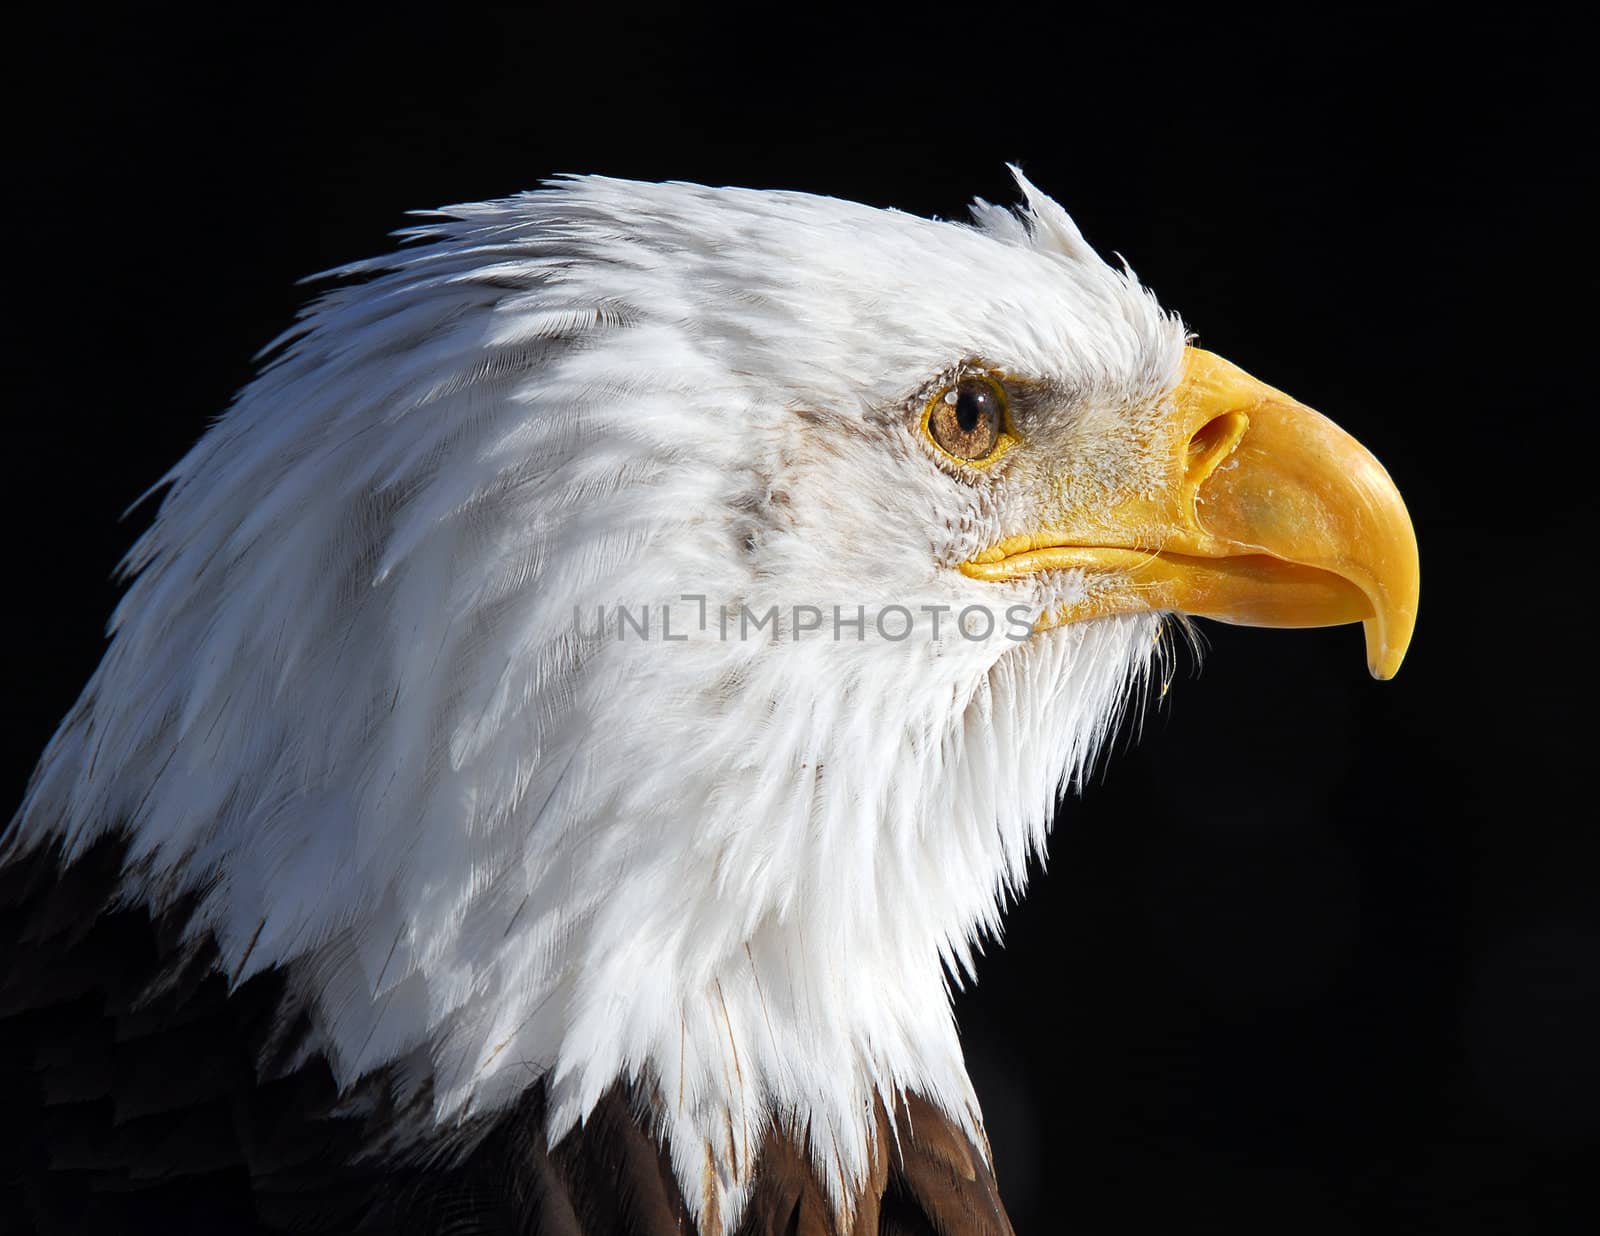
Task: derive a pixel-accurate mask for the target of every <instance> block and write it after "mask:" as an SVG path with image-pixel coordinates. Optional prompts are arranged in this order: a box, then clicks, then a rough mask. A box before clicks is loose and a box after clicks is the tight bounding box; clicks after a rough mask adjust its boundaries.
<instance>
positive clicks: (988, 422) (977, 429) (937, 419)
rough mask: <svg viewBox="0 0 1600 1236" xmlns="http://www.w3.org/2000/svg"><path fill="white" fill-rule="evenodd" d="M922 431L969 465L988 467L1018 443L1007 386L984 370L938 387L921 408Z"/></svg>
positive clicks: (944, 451)
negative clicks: (1012, 422) (1012, 421)
mask: <svg viewBox="0 0 1600 1236" xmlns="http://www.w3.org/2000/svg"><path fill="white" fill-rule="evenodd" d="M922 432H923V433H924V434H925V435H927V438H928V441H929V442H931V443H933V447H934V449H935V450H937V451H938V452H939V453H940V454H941V455H943V456H945V457H946V458H947V459H950V460H952V461H953V462H955V463H958V464H960V465H961V466H962V467H966V468H987V467H989V466H991V465H992V464H994V463H995V462H996V461H997V460H998V459H999V458H1000V457H1001V456H1002V455H1004V454H1005V453H1006V452H1007V451H1009V450H1010V449H1011V448H1012V447H1013V446H1015V445H1016V444H1017V434H1016V430H1015V429H1014V428H1013V427H1012V424H1011V403H1010V400H1008V399H1007V398H1006V390H1005V387H1003V386H1001V385H1000V383H999V382H997V381H996V380H995V379H994V378H992V377H990V376H989V375H988V374H985V373H967V374H963V375H962V376H961V377H959V378H958V379H956V381H954V382H951V383H949V384H948V385H946V386H943V387H941V388H940V389H939V390H938V391H936V392H935V393H934V396H933V398H932V399H930V400H928V403H927V406H926V407H925V408H923V410H922Z"/></svg>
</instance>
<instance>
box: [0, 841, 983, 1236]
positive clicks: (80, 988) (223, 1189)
mask: <svg viewBox="0 0 1600 1236" xmlns="http://www.w3.org/2000/svg"><path fill="white" fill-rule="evenodd" d="M124 852H125V844H124V843H123V842H122V841H120V840H105V841H102V842H100V843H99V844H97V845H96V846H95V847H94V848H93V849H92V850H90V851H89V852H88V854H86V855H85V856H84V857H83V858H82V859H80V860H79V861H77V862H75V863H73V864H71V865H70V866H68V867H66V868H65V869H64V870H63V869H62V868H61V866H60V864H59V859H58V856H57V855H56V854H55V853H54V852H52V851H48V850H45V851H38V852H35V853H34V854H32V855H29V856H26V857H25V858H23V859H21V860H20V861H14V862H11V863H9V864H8V865H6V866H4V867H0V975H3V978H0V1087H3V1093H4V1094H5V1096H6V1106H7V1113H8V1118H9V1121H10V1123H11V1126H12V1128H13V1130H14V1131H15V1132H16V1133H18V1134H19V1135H20V1145H18V1146H17V1148H16V1149H14V1150H13V1152H12V1154H11V1155H10V1156H9V1157H8V1159H7V1160H6V1168H5V1173H4V1177H3V1178H0V1231H4V1232H6V1233H8V1234H9V1233H19V1234H20V1233H39V1234H40V1236H45V1234H50V1236H54V1234H56V1233H63V1234H64V1233H82V1232H94V1233H96V1234H97V1236H113V1234H115V1233H163V1234H164V1236H174V1234H179V1233H189V1232H195V1233H201V1232H204V1233H208V1234H214V1233H233V1232H285V1231H295V1232H307V1233H314V1232H322V1233H330V1232H372V1233H383V1232H393V1233H418V1234H421V1233H427V1234H429V1236H491V1234H493V1236H502V1234H503V1236H512V1234H520V1236H535V1234H536V1236H665V1234H667V1233H689V1232H693V1230H694V1227H693V1223H692V1220H691V1218H690V1216H689V1211H688V1208H687V1207H686V1206H685V1205H684V1200H683V1198H682V1196H681V1194H680V1192H679V1189H678V1186H677V1184H676V1181H675V1179H674V1177H673V1174H672V1171H671V1168H670V1165H669V1163H668V1162H667V1161H666V1159H665V1157H664V1152H663V1150H662V1147H661V1144H660V1142H659V1141H658V1140H657V1138H656V1137H655V1136H654V1133H653V1121H654V1118H653V1115H652V1101H651V1099H650V1098H649V1096H646V1095H643V1094H640V1093H637V1092H636V1091H635V1090H633V1089H630V1088H627V1087H625V1086H622V1085H620V1084H619V1085H618V1086H617V1087H615V1088H613V1089H612V1091H611V1092H610V1093H609V1094H607V1095H606V1096H605V1097H604V1098H603V1099H602V1100H601V1102H600V1104H599V1106H598V1107H597V1108H596V1109H595V1111H594V1112H593V1113H592V1114H591V1116H590V1117H589V1119H588V1120H587V1121H586V1122H585V1123H584V1125H583V1126H582V1127H581V1128H579V1129H577V1130H574V1131H573V1132H572V1133H571V1134H569V1135H568V1136H567V1137H566V1138H565V1139H563V1140H562V1141H561V1143H560V1144H559V1145H557V1146H556V1147H555V1148H554V1149H553V1150H550V1149H547V1148H546V1138H545V1135H544V1128H545V1124H544V1104H545V1099H544V1092H543V1087H542V1086H534V1087H533V1088H531V1089H530V1090H529V1091H528V1092H527V1093H526V1094H525V1095H524V1096H523V1097H522V1099H521V1100H520V1101H519V1102H518V1104H517V1105H516V1106H515V1107H514V1108H513V1109H512V1110H511V1111H510V1112H509V1113H507V1114H505V1115H503V1116H501V1117H499V1118H498V1119H496V1120H495V1121H494V1122H493V1124H492V1125H490V1126H486V1127H483V1128H480V1129H477V1130H474V1134H475V1136H476V1137H477V1139H478V1140H477V1141H476V1145H475V1146H474V1147H473V1149H472V1150H471V1151H470V1153H468V1154H467V1155H466V1156H465V1157H464V1158H462V1159H460V1160H459V1161H454V1160H447V1159H445V1158H444V1157H443V1156H442V1155H441V1156H439V1158H440V1161H438V1162H434V1163H429V1162H426V1161H423V1162H407V1163H406V1164H404V1165H397V1164H396V1163H394V1162H392V1161H385V1160H383V1159H381V1158H376V1157H368V1158H365V1159H363V1158H361V1157H360V1156H359V1154H358V1148H359V1147H360V1146H362V1145H363V1144H365V1143H366V1141H367V1139H368V1137H369V1136H370V1134H371V1133H372V1131H373V1129H374V1128H381V1127H382V1126H383V1124H385V1123H386V1122H388V1121H390V1120H392V1119H393V1117H394V1115H395V1112H394V1110H393V1108H392V1106H391V1102H390V1099H389V1096H388V1089H387V1086H386V1085H385V1078H383V1077H382V1076H378V1077H374V1078H370V1079H368V1080H367V1081H366V1082H364V1083H362V1085H360V1086H359V1087H357V1090H356V1092H355V1093H354V1094H348V1095H345V1096H340V1095H339V1094H338V1093H337V1090H336V1087H335V1086H334V1082H333V1077H332V1074H331V1073H330V1072H329V1070H328V1067H327V1065H326V1063H325V1062H324V1061H323V1059H322V1058H321V1057H320V1056H316V1055H311V1056H309V1057H308V1056H307V1055H306V1053H305V1051H304V1047H305V1036H306V1032H307V1030H308V1029H309V1026H308V1023H307V1022H306V1021H305V1019H304V1017H303V1016H302V1017H290V1018H289V1019H288V1021H287V1024H288V1027H289V1028H288V1029H287V1030H283V1029H280V1030H276V1031H275V1030H274V1029H273V1027H274V1025H275V1024H276V1023H277V1022H279V1021H280V1020H281V1018H280V1014H281V1013H282V1012H283V1011H284V1002H285V1000H286V999H287V998H288V997H287V993H286V989H285V984H284V980H283V976H282V975H281V974H280V973H279V972H277V971H269V972H267V973H264V974H261V975H258V976H256V977H254V978H252V979H250V980H248V981H247V982H245V983H243V984H242V985H241V986H240V987H239V988H238V989H237V990H235V991H234V992H233V993H232V994H229V993H228V991H227V983H226V981H225V979H224V977H223V976H222V975H221V974H219V973H217V972H216V971H215V969H214V968H213V963H214V960H215V949H214V947H213V946H212V944H211V943H210V941H209V940H201V941H199V942H189V943H185V941H184V939H183V928H184V926H185V923H186V921H187V917H188V912H189V909H190V906H189V905H188V903H184V904H181V905H179V906H176V907H174V908H173V909H172V910H171V911H169V912H168V913H165V914H162V915H159V916H156V917H154V918H153V917H152V916H151V915H150V914H149V912H148V911H147V910H145V909H144V908H143V907H127V906H118V905H116V904H115V902H114V888H115V885H116V880H117V877H118V874H119V873H120V871H121V868H122V863H123V855H124ZM898 1102H899V1109H898V1111H897V1113H896V1117H897V1118H896V1122H895V1129H894V1130H891V1128H890V1126H889V1122H888V1119H887V1115H886V1113H885V1111H884V1110H883V1109H882V1107H880V1108H879V1112H878V1122H877V1123H878V1136H877V1144H876V1155H875V1159H874V1164H873V1170H872V1173H871V1175H870V1178H869V1180H868V1181H867V1187H866V1189H865V1191H864V1192H863V1194H862V1196H860V1197H859V1198H857V1199H855V1207H854V1218H853V1222H852V1223H851V1224H850V1225H849V1227H848V1228H846V1229H843V1230H841V1228H840V1227H839V1226H838V1224H837V1222H836V1219H835V1216H834V1213H833V1209H832V1207H831V1206H830V1205H829V1203H828V1200H827V1197H826V1195H825V1193H824V1191H823V1189H822V1186H821V1184H820V1182H819V1181H818V1180H817V1178H816V1176H815V1174H814V1173H813V1171H812V1169H811V1166H810V1164H809V1163H808V1161H807V1158H806V1155H805V1154H804V1152H803V1149H802V1147H803V1131H801V1130H795V1129H779V1128H773V1129H769V1130H768V1131H767V1134H766V1138H765V1141H764V1143H763V1145H762V1148H761V1151H760V1158H759V1160H758V1163H757V1167H756V1173H755V1178H754V1186H753V1190H752V1194H751V1199H750V1204H749V1206H748V1208H747V1210H746V1212H745V1215H744V1216H743V1219H742V1222H741V1224H740V1226H739V1229H738V1231H739V1233H740V1236H872V1234H874V1233H877V1234H878V1236H1011V1225H1010V1223H1009V1221H1008V1220H1007V1218H1006V1214H1005V1210H1004V1207H1003V1206H1002V1205H1001V1202H1000V1198H999V1194H998V1192H997V1190H996V1187H995V1181H994V1177H993V1174H992V1172H991V1170H990V1167H989V1163H988V1155H987V1150H986V1148H983V1147H977V1146H973V1145H972V1144H970V1143H969V1141H968V1140H967V1138H966V1135H965V1134H964V1133H962V1132H961V1130H960V1129H959V1127H958V1126H956V1125H955V1124H954V1123H953V1122H951V1121H950V1120H949V1119H948V1118H947V1117H945V1116H944V1115H943V1114H942V1113H941V1112H939V1110H938V1109H937V1108H935V1107H934V1106H933V1105H932V1104H931V1103H929V1102H928V1101H927V1100H926V1099H924V1098H923V1097H922V1096H920V1095H916V1094H911V1095H905V1096H902V1097H901V1098H900V1099H899V1101H898Z"/></svg>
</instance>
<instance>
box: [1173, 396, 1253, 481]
mask: <svg viewBox="0 0 1600 1236" xmlns="http://www.w3.org/2000/svg"><path fill="white" fill-rule="evenodd" d="M1249 428H1250V418H1249V417H1248V416H1246V415H1245V414H1244V413H1243V412H1224V413H1223V414H1222V415H1221V416H1214V417H1212V418H1211V419H1210V420H1209V421H1207V422H1206V423H1205V424H1204V425H1202V426H1200V428H1199V429H1197V430H1195V432H1194V436H1193V437H1192V438H1190V439H1189V444H1188V449H1187V457H1186V458H1185V460H1184V471H1185V473H1186V476H1187V479H1188V482H1189V484H1190V485H1198V484H1200V482H1201V481H1203V480H1205V479H1206V477H1208V476H1210V475H1211V473H1212V472H1214V471H1215V470H1216V468H1217V465H1218V464H1220V463H1221V462H1222V461H1223V460H1225V459H1226V458H1227V457H1228V456H1229V455H1231V454H1233V450H1234V448H1235V447H1236V446H1238V445H1239V440H1240V439H1241V438H1243V437H1244V434H1245V430H1247V429H1249Z"/></svg>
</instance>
